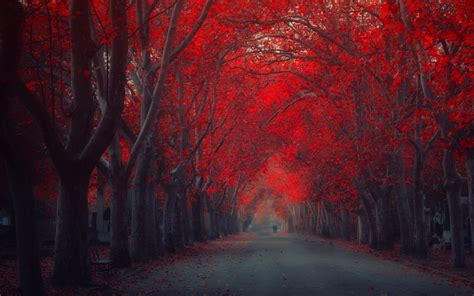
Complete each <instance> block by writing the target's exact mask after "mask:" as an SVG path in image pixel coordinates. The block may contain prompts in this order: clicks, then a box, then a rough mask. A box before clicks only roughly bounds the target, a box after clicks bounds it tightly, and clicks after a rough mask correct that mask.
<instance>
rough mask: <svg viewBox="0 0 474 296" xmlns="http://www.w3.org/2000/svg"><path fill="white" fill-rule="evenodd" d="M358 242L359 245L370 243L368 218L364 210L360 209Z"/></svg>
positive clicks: (358, 215) (358, 214)
mask: <svg viewBox="0 0 474 296" xmlns="http://www.w3.org/2000/svg"><path fill="white" fill-rule="evenodd" d="M357 240H358V242H359V244H364V245H365V244H368V243H369V229H368V225H367V216H366V213H365V211H364V209H363V208H360V209H359V210H358V213H357Z"/></svg>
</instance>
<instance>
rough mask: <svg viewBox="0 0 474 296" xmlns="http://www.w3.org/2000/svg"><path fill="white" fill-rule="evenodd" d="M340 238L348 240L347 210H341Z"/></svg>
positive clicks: (348, 223) (348, 222)
mask: <svg viewBox="0 0 474 296" xmlns="http://www.w3.org/2000/svg"><path fill="white" fill-rule="evenodd" d="M341 237H342V239H343V240H347V241H349V240H350V221H349V212H348V211H347V209H344V208H342V209H341Z"/></svg>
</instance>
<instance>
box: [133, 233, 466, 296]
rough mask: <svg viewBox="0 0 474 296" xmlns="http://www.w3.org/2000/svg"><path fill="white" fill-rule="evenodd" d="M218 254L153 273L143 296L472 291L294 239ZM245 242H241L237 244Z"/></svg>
mask: <svg viewBox="0 0 474 296" xmlns="http://www.w3.org/2000/svg"><path fill="white" fill-rule="evenodd" d="M235 239H236V241H237V242H238V243H235V244H230V243H229V245H228V246H226V247H225V248H224V249H223V250H222V251H220V252H219V253H216V254H213V255H209V256H198V257H193V258H190V259H189V260H186V261H178V262H176V263H175V264H172V265H171V266H167V267H157V269H156V270H155V271H153V272H151V273H150V274H149V275H147V278H146V279H145V280H144V281H142V282H141V283H139V284H137V285H136V286H135V287H133V288H132V289H131V290H130V291H129V293H130V295H134V294H136V293H137V292H141V293H145V294H147V295H329V296H330V295H334V296H343V295H390V296H392V295H403V296H409V295H417V296H421V295H426V296H428V295H429V296H435V295H440V296H441V295H466V296H472V295H473V293H474V292H473V291H469V290H467V289H463V288H458V287H454V286H452V285H450V284H449V283H448V282H447V281H444V280H441V279H438V278H435V277H432V276H429V275H427V274H423V273H421V272H419V271H416V270H412V269H409V268H407V267H404V266H402V265H400V264H397V263H393V262H389V261H383V260H380V259H377V258H375V257H373V256H370V255H367V254H363V253H354V252H351V251H349V250H345V249H341V248H339V247H337V246H333V245H329V244H323V243H320V242H306V241H305V240H304V238H303V237H301V236H297V235H286V234H273V233H259V234H257V235H256V236H250V235H240V236H236V237H235ZM243 240H246V241H243Z"/></svg>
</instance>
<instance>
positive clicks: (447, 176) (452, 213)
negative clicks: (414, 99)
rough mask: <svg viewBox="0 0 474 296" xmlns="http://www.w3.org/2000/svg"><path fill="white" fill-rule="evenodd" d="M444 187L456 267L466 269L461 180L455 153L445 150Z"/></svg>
mask: <svg viewBox="0 0 474 296" xmlns="http://www.w3.org/2000/svg"><path fill="white" fill-rule="evenodd" d="M443 172H444V180H445V184H444V187H445V189H446V194H447V198H448V206H449V221H450V224H451V244H452V259H453V266H454V267H464V265H465V262H464V260H465V258H464V238H463V221H462V208H461V185H462V182H461V178H460V177H459V175H458V172H457V170H456V161H455V158H454V151H452V150H450V149H445V151H444V156H443Z"/></svg>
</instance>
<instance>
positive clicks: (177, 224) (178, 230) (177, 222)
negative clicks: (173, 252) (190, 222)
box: [173, 185, 184, 249]
mask: <svg viewBox="0 0 474 296" xmlns="http://www.w3.org/2000/svg"><path fill="white" fill-rule="evenodd" d="M176 189H177V191H176V193H177V194H176V197H175V198H176V202H175V203H174V225H173V231H174V232H173V239H174V245H175V247H176V248H177V249H182V248H184V225H183V224H184V223H183V200H182V199H183V198H184V197H183V196H182V194H181V191H182V190H183V188H182V187H181V186H180V185H178V186H177V188H176Z"/></svg>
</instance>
